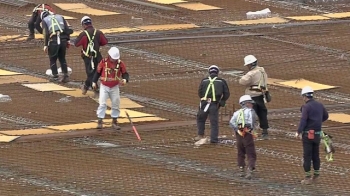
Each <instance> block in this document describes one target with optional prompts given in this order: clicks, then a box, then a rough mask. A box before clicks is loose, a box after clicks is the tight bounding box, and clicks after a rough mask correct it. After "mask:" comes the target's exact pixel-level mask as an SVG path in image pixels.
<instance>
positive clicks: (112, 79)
mask: <svg viewBox="0 0 350 196" xmlns="http://www.w3.org/2000/svg"><path fill="white" fill-rule="evenodd" d="M101 80H103V81H108V82H111V81H119V78H106V77H101Z"/></svg>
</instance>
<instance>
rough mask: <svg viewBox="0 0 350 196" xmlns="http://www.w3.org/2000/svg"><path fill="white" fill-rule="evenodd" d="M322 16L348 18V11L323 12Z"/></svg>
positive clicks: (349, 14)
mask: <svg viewBox="0 0 350 196" xmlns="http://www.w3.org/2000/svg"><path fill="white" fill-rule="evenodd" d="M323 16H326V17H328V18H349V17H350V12H341V13H330V14H323Z"/></svg>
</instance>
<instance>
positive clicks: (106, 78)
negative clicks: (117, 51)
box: [103, 59, 121, 82]
mask: <svg viewBox="0 0 350 196" xmlns="http://www.w3.org/2000/svg"><path fill="white" fill-rule="evenodd" d="M120 62H121V61H120V59H118V63H117V65H116V66H115V68H114V69H111V68H108V63H107V61H105V77H104V78H103V79H104V81H105V82H106V81H108V77H107V76H108V74H111V70H114V71H115V78H114V79H115V81H117V80H120V78H119V77H118V71H119V67H120ZM109 81H110V80H109Z"/></svg>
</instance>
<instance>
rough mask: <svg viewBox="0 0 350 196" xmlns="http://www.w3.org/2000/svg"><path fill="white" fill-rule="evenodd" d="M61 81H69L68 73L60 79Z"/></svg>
mask: <svg viewBox="0 0 350 196" xmlns="http://www.w3.org/2000/svg"><path fill="white" fill-rule="evenodd" d="M60 82H62V83H67V82H69V76H68V74H64V75H63V77H62V79H61V80H60Z"/></svg>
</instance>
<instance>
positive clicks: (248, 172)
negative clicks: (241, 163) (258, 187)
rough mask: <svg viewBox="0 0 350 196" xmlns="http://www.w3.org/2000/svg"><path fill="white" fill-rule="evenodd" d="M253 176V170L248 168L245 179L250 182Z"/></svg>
mask: <svg viewBox="0 0 350 196" xmlns="http://www.w3.org/2000/svg"><path fill="white" fill-rule="evenodd" d="M252 174H253V170H252V169H250V168H248V169H247V173H246V175H245V178H246V179H248V180H250V179H252Z"/></svg>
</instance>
